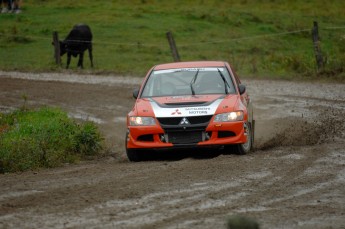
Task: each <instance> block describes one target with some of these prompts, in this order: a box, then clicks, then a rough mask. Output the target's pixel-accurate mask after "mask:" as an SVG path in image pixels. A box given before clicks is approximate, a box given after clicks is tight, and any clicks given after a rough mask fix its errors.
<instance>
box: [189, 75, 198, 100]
mask: <svg viewBox="0 0 345 229" xmlns="http://www.w3.org/2000/svg"><path fill="white" fill-rule="evenodd" d="M198 74H199V69H198V70H197V71H196V73H195V75H194V77H193V79H192V80H191V81H190V89H191V90H192V95H195V91H194V87H193V84H194V83H195V81H196V78H197V77H198Z"/></svg>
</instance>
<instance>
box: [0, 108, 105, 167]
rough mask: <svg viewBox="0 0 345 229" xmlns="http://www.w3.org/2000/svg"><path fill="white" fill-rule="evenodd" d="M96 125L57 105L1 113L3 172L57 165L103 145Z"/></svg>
mask: <svg viewBox="0 0 345 229" xmlns="http://www.w3.org/2000/svg"><path fill="white" fill-rule="evenodd" d="M102 141H103V139H102V137H101V135H100V133H99V131H98V129H97V127H96V126H95V125H94V124H93V123H91V122H86V123H82V124H78V123H76V122H75V121H74V120H72V119H70V118H68V116H67V114H66V113H65V112H63V111H62V110H60V109H58V108H47V107H44V108H40V109H38V110H18V111H14V112H12V113H9V114H0V172H14V171H24V170H29V169H37V168H40V167H55V166H59V165H61V164H62V163H66V162H69V163H71V162H75V161H77V160H79V159H81V158H83V157H84V156H93V155H96V154H97V153H99V152H100V150H101V149H102Z"/></svg>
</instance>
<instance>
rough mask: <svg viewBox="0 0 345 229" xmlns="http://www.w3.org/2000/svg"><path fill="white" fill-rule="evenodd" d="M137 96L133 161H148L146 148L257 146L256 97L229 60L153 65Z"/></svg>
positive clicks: (129, 148) (132, 116) (131, 124)
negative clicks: (243, 82) (252, 100)
mask: <svg viewBox="0 0 345 229" xmlns="http://www.w3.org/2000/svg"><path fill="white" fill-rule="evenodd" d="M133 96H134V98H136V102H135V104H134V107H133V109H132V110H131V111H130V112H129V113H128V115H127V127H128V130H127V133H126V153H127V157H128V159H129V160H130V161H140V160H141V159H143V157H145V151H144V150H143V149H146V150H148V149H149V150H157V149H167V148H171V149H173V148H188V147H222V148H224V150H228V151H230V150H235V151H236V153H238V154H245V153H248V152H249V151H250V150H251V149H252V148H253V143H254V126H255V120H254V119H253V109H252V105H251V100H250V98H249V96H248V94H247V92H246V87H245V86H244V85H243V84H241V81H240V79H239V78H238V77H237V75H236V73H235V72H234V70H233V69H231V67H230V65H229V64H228V63H227V62H221V61H196V62H177V63H168V64H160V65H157V66H154V67H153V68H151V69H150V71H149V72H148V73H147V75H146V77H145V79H144V81H143V83H142V85H141V87H140V89H139V90H138V89H136V90H134V91H133ZM146 152H147V151H146Z"/></svg>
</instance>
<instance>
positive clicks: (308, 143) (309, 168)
mask: <svg viewBox="0 0 345 229" xmlns="http://www.w3.org/2000/svg"><path fill="white" fill-rule="evenodd" d="M140 81H141V78H134V77H133V78H129V77H111V76H97V77H95V76H83V75H73V74H70V73H68V72H67V73H66V74H43V73H42V74H28V73H6V72H1V71H0V110H1V111H8V110H11V109H14V108H18V107H20V106H22V105H23V103H24V99H23V96H26V97H27V98H28V101H27V105H28V106H29V107H38V106H42V105H48V106H60V107H62V108H63V109H65V110H67V111H68V112H69V114H70V116H72V117H74V118H78V119H89V120H92V121H95V122H96V123H98V125H99V126H100V128H101V130H102V132H103V133H104V135H105V137H106V143H107V146H108V151H109V153H110V155H111V156H108V157H106V158H103V159H100V160H98V161H87V162H81V163H80V164H77V165H65V166H64V167H61V168H55V169H43V170H40V171H35V172H31V171H29V172H24V173H18V174H2V175H0V228H225V226H224V225H225V220H226V217H227V216H230V215H234V214H242V215H246V216H250V217H253V218H255V219H257V221H259V223H260V224H261V226H262V228H345V122H344V117H345V85H344V84H341V85H336V84H321V83H306V82H287V81H267V80H246V81H245V83H246V84H247V87H248V91H249V93H250V95H251V97H252V100H253V102H254V104H255V118H256V120H257V129H256V143H255V147H256V150H255V151H254V152H253V153H251V154H249V155H245V156H237V155H223V154H221V152H219V151H214V152H200V151H190V152H167V153H168V154H178V157H175V158H173V159H171V158H169V157H163V158H161V159H157V160H153V161H145V162H139V163H129V162H128V161H127V160H126V158H125V154H124V145H123V143H124V134H125V115H126V113H127V112H128V111H129V110H130V109H131V106H132V104H133V102H134V100H133V99H132V97H131V93H132V89H133V88H135V87H137V85H138V84H139V83H140ZM184 153H186V154H184Z"/></svg>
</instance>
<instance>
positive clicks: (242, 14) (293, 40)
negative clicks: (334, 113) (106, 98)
mask: <svg viewBox="0 0 345 229" xmlns="http://www.w3.org/2000/svg"><path fill="white" fill-rule="evenodd" d="M343 9H345V2H344V1H342V0H333V1H324V0H315V1H294V0H290V1H275V0H271V1H252V0H239V1H220V0H213V1H206V0H194V1H178V0H170V1H168V0H166V1H159V0H126V1H125V0H122V1H120V0H119V1H105V2H104V1H103V2H99V1H91V0H83V1H63V0H49V1H48V0H35V1H34V0H27V1H25V2H24V6H23V13H22V14H19V15H13V14H1V15H0V21H1V23H0V48H1V52H0V69H2V70H20V71H59V70H60V69H59V68H57V67H56V66H55V64H54V60H53V47H52V45H51V41H52V32H53V31H58V32H59V36H60V38H64V37H65V36H66V35H67V34H68V32H69V30H70V29H71V28H72V27H73V25H75V24H77V23H86V24H89V25H90V27H91V29H92V31H93V34H94V60H95V68H94V69H93V70H92V72H94V73H98V72H111V73H116V74H124V75H141V76H143V75H144V74H145V73H146V71H147V70H148V69H149V68H150V67H151V66H153V65H155V64H157V63H163V62H172V57H171V53H170V49H169V45H168V42H167V39H166V35H165V34H166V32H167V31H172V32H173V35H174V38H175V41H176V44H177V46H178V50H179V53H180V56H181V59H182V60H184V61H189V60H225V61H229V62H230V63H232V65H233V66H234V67H235V68H236V70H237V71H238V73H240V74H241V75H246V76H255V77H271V78H294V77H302V78H303V77H315V76H317V75H323V76H324V77H326V78H327V77H333V78H335V79H337V80H341V81H343V80H345V73H344V64H343V63H344V62H345V52H344V51H345V28H344V27H345V25H344V21H345V14H343ZM313 21H318V23H319V26H320V37H321V43H320V44H321V49H322V51H323V54H324V57H325V59H326V66H325V69H324V70H323V71H321V73H318V74H317V71H316V67H315V57H314V52H313V44H312V40H311V34H310V31H309V30H311V28H312V26H313ZM334 27H340V28H338V29H332V28H334ZM306 29H307V30H308V31H305V30H306ZM291 31H301V32H297V33H290V34H286V32H291ZM63 62H64V63H63V65H65V63H66V57H64V58H63ZM76 63H77V60H75V59H73V60H72V64H71V66H72V69H75V68H76V65H77V64H76ZM84 66H85V67H86V68H89V66H90V63H89V61H88V59H87V58H85V60H84Z"/></svg>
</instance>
